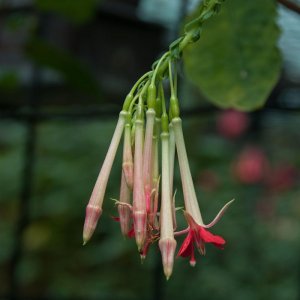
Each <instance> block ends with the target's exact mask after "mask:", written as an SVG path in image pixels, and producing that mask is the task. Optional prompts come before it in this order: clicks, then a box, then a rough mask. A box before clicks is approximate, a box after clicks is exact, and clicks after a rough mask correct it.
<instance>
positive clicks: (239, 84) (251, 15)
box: [184, 0, 281, 111]
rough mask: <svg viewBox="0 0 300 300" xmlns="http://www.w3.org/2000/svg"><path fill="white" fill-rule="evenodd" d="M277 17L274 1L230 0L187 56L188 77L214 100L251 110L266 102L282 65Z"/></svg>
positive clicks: (188, 51) (217, 103) (206, 27)
mask: <svg viewBox="0 0 300 300" xmlns="http://www.w3.org/2000/svg"><path fill="white" fill-rule="evenodd" d="M195 16H197V11H196V12H195V13H194V14H193V16H191V18H193V17H195ZM276 17H277V15H276V3H275V2H274V1H272V0H266V1H260V0H253V1H243V2H241V1H240V0H230V1H226V2H225V4H224V7H223V8H222V10H221V12H220V14H219V15H218V16H217V17H215V18H213V19H212V20H209V21H207V23H205V28H204V30H203V36H202V37H201V40H200V41H199V43H197V44H195V45H191V46H190V47H188V48H187V49H186V51H185V52H184V60H185V65H186V72H187V75H188V77H189V78H190V79H191V81H192V82H193V83H194V84H196V86H198V87H199V88H200V89H201V91H202V92H203V94H204V95H205V96H206V97H207V98H208V100H209V101H211V102H213V103H214V104H216V105H217V106H220V107H222V108H228V107H232V108H236V109H240V110H246V111H247V110H253V109H255V108H258V107H261V106H262V105H263V104H264V103H265V101H266V98H267V97H268V95H269V94H270V92H271V90H272V88H273V86H274V84H275V83H276V82H277V80H278V76H279V72H280V68H281V58H280V53H279V50H278V48H277V40H278V37H279V29H278V27H277V25H276ZM189 20H190V19H189Z"/></svg>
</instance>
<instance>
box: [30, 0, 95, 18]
mask: <svg viewBox="0 0 300 300" xmlns="http://www.w3.org/2000/svg"><path fill="white" fill-rule="evenodd" d="M35 3H36V6H37V7H38V8H39V9H40V10H43V11H46V12H54V13H58V14H60V15H62V16H64V17H66V18H67V19H69V20H71V21H73V22H75V23H82V22H86V21H87V20H89V19H90V18H91V17H92V16H93V14H94V12H95V7H96V4H97V1H96V0H35Z"/></svg>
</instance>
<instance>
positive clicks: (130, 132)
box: [83, 52, 233, 279]
mask: <svg viewBox="0 0 300 300" xmlns="http://www.w3.org/2000/svg"><path fill="white" fill-rule="evenodd" d="M169 56H170V53H169V52H168V53H166V54H165V55H164V56H163V57H162V58H161V59H160V61H159V62H158V63H157V65H156V66H155V70H154V71H151V72H149V73H147V74H145V75H144V76H143V77H141V78H140V79H139V80H138V82H137V83H136V84H135V85H134V87H133V88H132V90H131V92H130V93H129V94H128V96H127V97H126V99H125V102H124V105H123V109H122V111H121V113H120V117H119V120H118V123H117V126H116V130H115V133H114V135H113V138H112V141H111V144H110V146H109V149H108V152H107V155H106V157H105V159H104V163H103V166H102V168H101V170H100V173H99V175H98V178H97V181H96V184H95V187H94V189H93V192H92V195H91V198H90V201H89V203H88V205H87V208H86V218H85V223H84V229H83V242H84V244H85V243H86V242H87V241H88V240H89V239H90V238H91V236H92V234H93V232H94V230H95V228H96V225H97V222H98V219H99V217H100V215H101V213H102V205H103V200H104V196H105V190H106V186H107V182H108V178H109V174H110V171H111V168H112V164H113V161H114V158H115V155H116V152H117V148H118V145H119V143H120V140H121V137H122V134H123V132H124V140H123V142H124V144H123V163H122V171H121V185H120V193H119V200H117V201H116V204H117V206H118V212H119V217H118V218H114V219H115V220H117V221H119V222H120V227H121V231H122V234H123V236H125V237H129V238H135V241H136V244H137V248H138V251H139V253H140V256H141V258H142V260H143V259H145V258H146V256H147V253H148V250H149V248H150V246H151V245H153V244H154V243H156V242H158V247H159V249H160V252H161V258H162V265H163V269H164V273H165V276H166V278H167V279H169V278H170V276H171V274H172V271H173V266H174V257H175V251H176V246H177V242H176V239H175V238H176V237H177V236H179V235H182V234H187V236H186V237H185V239H184V241H183V244H182V245H181V247H180V249H179V252H178V255H177V256H181V257H189V259H190V264H191V265H192V266H194V265H195V264H196V259H195V254H194V249H195V248H196V249H197V250H198V251H199V252H200V253H201V254H202V255H204V254H205V244H206V243H211V244H213V245H214V246H216V247H218V248H221V249H223V247H224V245H225V240H224V239H223V238H222V237H221V236H218V235H214V234H212V233H210V232H209V231H208V230H207V229H208V228H210V227H212V226H213V225H215V224H216V223H217V222H218V221H219V220H220V218H221V217H222V215H223V214H224V212H225V210H226V209H227V208H228V206H229V205H230V204H231V203H232V201H233V200H232V201H230V202H228V203H227V204H226V205H225V206H224V207H223V208H222V209H221V211H220V212H219V213H218V214H217V216H216V217H215V219H214V220H213V221H212V222H211V223H210V224H208V225H205V224H204V222H203V219H202V215H201V212H200V208H199V204H198V200H197V196H196V192H195V188H194V183H193V179H192V175H191V171H190V167H189V162H188V157H187V153H186V148H185V143H184V137H183V131H182V124H181V119H180V117H179V115H180V112H179V103H178V99H177V96H176V95H177V94H176V92H175V90H176V87H177V84H176V82H175V81H176V80H174V82H173V79H172V73H173V71H172V66H171V60H169V61H167V59H170V57H169ZM166 62H167V63H168V64H169V78H170V86H171V98H170V101H169V110H170V111H169V114H167V108H166V103H165V99H164V88H163V84H162V82H161V81H162V80H164V76H165V75H164V74H163V73H161V74H159V75H158V73H157V72H158V70H159V68H160V64H162V63H166ZM157 88H159V90H158V93H157ZM159 143H160V147H159ZM176 150H177V158H178V162H179V169H180V175H181V182H182V190H183V196H184V216H185V218H186V221H187V223H188V227H187V228H186V229H184V230H181V231H176V227H177V225H176V208H175V194H176V193H174V195H173V189H174V188H173V176H174V160H175V152H176ZM159 151H161V155H160V154H159ZM159 158H161V161H160V162H161V163H159ZM160 189H161V191H160Z"/></svg>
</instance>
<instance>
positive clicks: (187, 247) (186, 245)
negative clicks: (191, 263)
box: [177, 231, 194, 257]
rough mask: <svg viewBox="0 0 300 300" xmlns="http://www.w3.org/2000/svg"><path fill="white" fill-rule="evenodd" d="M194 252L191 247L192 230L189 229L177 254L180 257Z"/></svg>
mask: <svg viewBox="0 0 300 300" xmlns="http://www.w3.org/2000/svg"><path fill="white" fill-rule="evenodd" d="M193 253H194V247H193V235H192V232H191V231H189V233H188V235H187V236H186V238H185V239H184V241H183V243H182V245H181V247H180V249H179V251H178V254H177V256H181V257H188V256H191V255H192V254H193Z"/></svg>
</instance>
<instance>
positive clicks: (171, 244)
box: [159, 132, 176, 279]
mask: <svg viewBox="0 0 300 300" xmlns="http://www.w3.org/2000/svg"><path fill="white" fill-rule="evenodd" d="M161 145H162V196H161V209H160V240H159V248H160V251H161V255H162V263H163V268H164V273H165V275H166V277H167V279H169V277H170V276H171V274H172V270H173V264H174V253H175V248H176V241H175V239H174V232H173V217H172V200H171V193H170V178H169V176H170V170H169V134H168V133H166V132H163V133H161Z"/></svg>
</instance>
